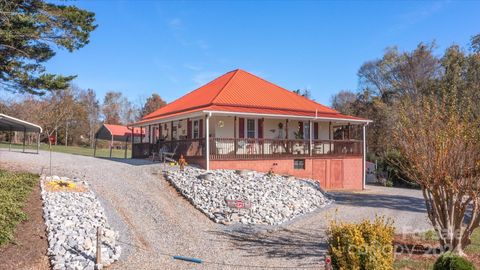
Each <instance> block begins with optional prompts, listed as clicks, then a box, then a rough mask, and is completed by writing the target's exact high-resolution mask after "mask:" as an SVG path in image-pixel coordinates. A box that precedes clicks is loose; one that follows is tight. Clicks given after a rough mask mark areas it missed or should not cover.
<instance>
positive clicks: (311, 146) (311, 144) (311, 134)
mask: <svg viewBox="0 0 480 270" xmlns="http://www.w3.org/2000/svg"><path fill="white" fill-rule="evenodd" d="M312 126H313V122H312V120H310V121H308V128H309V129H310V132H309V133H310V146H309V147H310V149H309V151H308V152H309V154H310V156H312V152H313V127H312Z"/></svg>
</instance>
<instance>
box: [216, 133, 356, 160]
mask: <svg viewBox="0 0 480 270" xmlns="http://www.w3.org/2000/svg"><path fill="white" fill-rule="evenodd" d="M361 154H362V141H358V140H355V141H353V140H345V141H344V140H314V141H312V144H310V141H309V140H281V139H233V138H211V139H210V158H211V159H212V160H223V159H265V158H280V157H302V156H322V155H336V156H346V155H361Z"/></svg>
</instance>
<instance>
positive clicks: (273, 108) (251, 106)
mask: <svg viewBox="0 0 480 270" xmlns="http://www.w3.org/2000/svg"><path fill="white" fill-rule="evenodd" d="M212 105H217V106H228V107H239V108H261V109H269V110H278V109H279V108H276V107H269V106H255V105H236V104H228V103H216V104H212ZM282 110H288V111H295V112H310V113H315V111H312V110H302V109H282ZM322 113H325V114H342V113H341V112H339V111H336V110H333V112H322Z"/></svg>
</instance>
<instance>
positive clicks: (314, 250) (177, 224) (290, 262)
mask: <svg viewBox="0 0 480 270" xmlns="http://www.w3.org/2000/svg"><path fill="white" fill-rule="evenodd" d="M52 163H53V168H52V170H53V174H57V175H62V176H68V177H80V178H81V179H84V180H87V181H88V182H89V183H90V184H91V187H92V189H93V190H94V191H95V193H96V194H97V196H98V197H99V199H100V200H101V202H102V204H103V206H104V208H105V211H106V214H107V217H108V218H109V222H110V224H111V225H112V226H113V227H114V228H115V229H116V230H118V231H120V242H121V243H122V247H123V249H124V253H123V254H122V258H121V260H120V261H119V262H117V263H116V264H114V265H113V267H112V268H111V269H275V268H277V269H301V268H305V269H308V268H310V269H319V268H320V266H321V264H322V261H323V257H324V253H325V250H326V242H325V229H326V226H327V225H328V222H329V220H331V219H332V218H336V219H341V220H353V221H357V220H361V219H363V218H374V217H375V215H385V216H387V217H391V218H393V219H394V221H395V225H396V228H397V231H399V232H402V231H405V232H409V231H411V230H426V229H429V228H430V225H429V222H428V219H427V216H426V213H425V207H424V204H423V199H422V197H421V193H420V192H419V191H418V190H412V189H397V188H382V187H376V186H368V187H367V190H366V191H362V192H355V193H332V194H331V196H333V197H334V199H335V200H336V203H335V204H333V205H332V206H330V207H328V208H327V209H320V210H317V211H314V212H312V213H310V214H308V215H306V216H304V217H300V218H297V219H295V220H293V221H291V222H288V223H287V224H283V225H282V226H278V227H258V226H255V227H248V226H239V225H233V226H225V225H219V224H215V223H213V222H212V221H211V220H210V219H208V218H207V217H206V216H205V215H203V214H202V213H201V212H200V211H198V210H196V209H195V208H194V207H193V206H192V205H191V204H190V203H189V202H188V201H187V200H185V199H184V198H183V197H182V196H181V195H180V194H179V193H178V192H177V191H176V190H175V189H174V188H173V187H172V186H171V185H170V184H169V183H168V182H167V181H166V180H164V179H163V176H162V174H161V170H162V165H161V164H158V163H155V164H153V163H151V162H149V161H146V160H132V159H129V160H124V159H112V160H110V159H102V158H93V157H86V156H78V155H70V154H63V153H52ZM1 164H8V165H9V166H15V167H18V168H20V169H24V170H28V171H32V172H36V173H39V172H40V171H41V170H42V168H43V169H44V170H46V169H47V166H48V164H49V154H48V152H44V151H41V152H40V154H38V155H36V154H24V153H19V152H8V151H6V150H4V149H0V165H1ZM172 255H183V256H189V257H195V258H200V259H202V260H203V261H204V263H202V264H194V263H189V262H184V261H178V260H174V259H172Z"/></svg>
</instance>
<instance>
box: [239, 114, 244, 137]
mask: <svg viewBox="0 0 480 270" xmlns="http://www.w3.org/2000/svg"><path fill="white" fill-rule="evenodd" d="M238 138H245V118H238Z"/></svg>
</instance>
